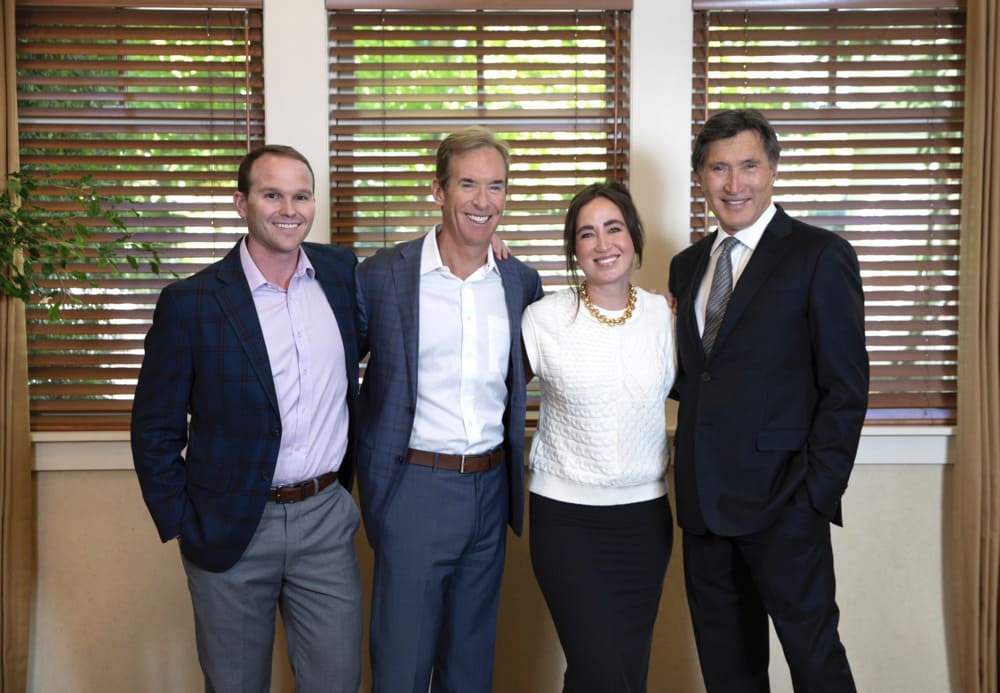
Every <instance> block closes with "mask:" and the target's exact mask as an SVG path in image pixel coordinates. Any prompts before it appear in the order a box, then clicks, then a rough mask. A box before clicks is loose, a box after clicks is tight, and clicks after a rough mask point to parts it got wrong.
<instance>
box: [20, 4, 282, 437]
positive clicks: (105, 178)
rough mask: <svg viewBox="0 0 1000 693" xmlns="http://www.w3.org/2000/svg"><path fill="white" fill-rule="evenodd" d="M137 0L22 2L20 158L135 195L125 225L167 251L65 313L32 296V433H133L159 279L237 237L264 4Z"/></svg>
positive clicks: (187, 268) (255, 119) (257, 139)
mask: <svg viewBox="0 0 1000 693" xmlns="http://www.w3.org/2000/svg"><path fill="white" fill-rule="evenodd" d="M97 4H98V5H99V4H100V3H97ZM128 4H129V3H127V2H125V3H122V2H116V3H115V5H116V7H108V8H100V7H90V8H82V7H76V8H66V7H63V8H57V7H51V6H43V5H51V3H42V2H39V1H38V0H35V1H34V2H19V3H18V7H17V30H16V37H17V47H16V50H17V80H18V94H17V99H18V121H19V133H20V156H21V165H22V167H23V168H28V169H31V170H33V171H35V172H36V173H37V174H38V176H39V177H41V178H43V179H48V180H54V181H60V180H71V179H77V178H79V177H81V176H85V175H90V176H91V177H92V180H93V183H94V184H95V185H96V186H97V188H98V189H99V191H100V192H101V193H102V194H104V195H109V196H121V197H124V198H126V199H127V202H126V203H125V204H124V205H123V208H124V209H125V210H128V209H134V210H135V211H136V212H137V213H138V215H137V216H135V217H132V216H130V215H128V214H126V215H125V218H126V222H127V223H128V225H129V226H130V229H131V231H133V232H134V233H135V234H136V239H137V240H144V241H149V242H153V243H155V244H157V246H158V248H159V253H160V257H161V260H162V265H161V274H160V276H159V277H157V276H155V275H153V274H151V273H149V270H148V267H145V268H143V267H140V268H139V270H138V271H137V272H128V273H126V274H125V275H123V276H120V277H114V276H110V275H109V276H107V278H105V279H101V280H100V281H99V284H100V285H99V287H97V288H90V287H87V286H85V285H82V284H81V285H79V286H74V287H71V291H72V293H73V295H74V296H75V297H76V298H78V299H79V300H80V303H79V304H66V305H65V306H64V307H63V310H62V315H63V318H64V320H63V321H61V322H58V323H50V322H48V321H46V319H45V317H46V311H45V309H44V308H42V307H38V306H33V307H29V310H28V312H27V318H28V366H29V378H30V394H31V417H32V429H33V430H36V431H37V430H60V429H88V430H100V429H127V428H128V417H129V410H130V408H131V400H132V392H133V390H134V388H135V381H136V378H137V377H138V368H139V364H140V363H141V361H142V346H143V345H142V340H143V337H144V336H145V333H146V331H147V329H148V328H149V323H150V320H151V317H152V311H153V306H154V304H155V301H156V298H157V296H158V295H159V290H160V289H161V288H162V286H163V285H164V284H166V283H167V282H168V281H169V280H171V279H172V278H173V276H174V274H176V275H178V276H187V275H188V274H190V273H191V272H193V271H195V270H198V269H200V268H202V267H204V266H205V265H207V264H209V263H211V262H213V261H214V260H216V259H218V258H219V257H221V256H222V255H223V254H224V253H225V252H226V251H227V250H228V249H229V248H230V247H231V246H232V245H233V243H235V241H236V239H237V238H240V237H242V235H243V227H242V223H241V221H240V220H239V218H238V216H237V215H236V214H235V212H234V211H233V207H232V190H233V178H234V173H233V172H234V170H235V168H236V166H237V165H238V163H239V160H240V158H241V157H242V156H243V154H245V153H246V151H247V150H248V149H249V148H250V147H252V146H254V145H256V144H259V143H261V142H262V141H263V91H262V87H263V72H262V64H261V52H262V51H261V48H262V44H261V13H260V10H259V9H247V8H245V7H244V8H229V9H206V8H204V7H203V8H200V9H193V8H192V9H177V8H178V7H183V6H184V5H185V4H187V5H190V4H191V3H190V2H188V3H185V2H175V3H173V5H174V7H175V9H155V8H151V7H150V6H152V5H155V4H156V3H155V2H146V3H144V5H145V7H144V8H139V7H131V8H130V7H122V5H128ZM132 4H135V3H132ZM257 4H258V6H259V3H257ZM45 194H49V195H50V196H51V195H52V194H53V190H51V189H50V190H49V191H48V193H46V191H45V190H44V189H43V190H39V195H40V196H39V199H44V195H45ZM53 204H55V203H53ZM86 269H87V271H88V272H90V271H93V268H90V267H88V268H86Z"/></svg>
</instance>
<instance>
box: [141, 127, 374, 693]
mask: <svg viewBox="0 0 1000 693" xmlns="http://www.w3.org/2000/svg"><path fill="white" fill-rule="evenodd" d="M313 187H314V177H313V172H312V168H311V167H310V166H309V162H308V161H307V160H306V159H305V157H303V156H302V154H300V153H299V152H297V151H296V150H294V149H292V148H290V147H284V146H279V145H268V146H264V147H262V148H259V149H256V150H254V151H253V152H251V153H250V154H248V155H247V156H246V157H245V158H244V160H243V162H242V163H241V164H240V168H239V173H238V184H237V192H236V193H235V195H234V198H233V199H234V202H235V205H236V209H237V211H238V213H239V215H240V216H241V217H242V218H243V219H245V220H246V222H247V228H248V233H247V235H246V237H245V238H244V239H241V240H240V241H239V242H238V243H237V244H236V246H235V247H234V248H233V249H232V250H231V251H229V253H228V254H227V255H226V256H225V257H224V258H223V259H222V260H220V261H219V262H216V263H215V264H213V265H211V266H209V267H207V268H205V269H203V270H202V271H200V272H198V273H197V274H195V275H193V276H191V277H189V278H187V279H184V280H181V281H178V282H175V283H173V284H171V285H169V286H167V287H166V288H165V289H164V290H163V292H162V293H161V295H160V298H159V300H158V301H157V305H156V311H155V313H154V315H153V325H152V327H151V328H150V330H149V333H148V335H147V336H146V353H145V358H144V359H143V364H142V370H141V372H140V374H139V382H138V386H137V387H136V391H135V402H134V405H133V410H132V454H133V458H134V461H135V468H136V472H137V473H138V477H139V482H140V485H141V488H142V493H143V497H144V499H145V501H146V504H147V506H148V507H149V511H150V513H151V515H152V516H153V520H154V522H155V523H156V527H157V530H158V531H159V534H160V538H161V540H163V541H170V540H172V539H175V538H176V539H177V540H178V542H179V544H180V550H181V554H182V561H183V564H184V569H185V571H186V573H187V578H188V586H189V588H190V591H191V599H192V602H193V605H194V616H195V630H196V637H197V644H198V656H199V660H200V662H201V666H202V670H203V672H204V674H205V688H206V690H210V691H216V692H221V691H231V692H233V693H238V692H239V693H246V692H247V691H260V692H261V693H263V692H266V691H268V690H269V688H270V683H271V651H272V648H273V642H274V625H275V609H276V607H277V608H280V609H281V615H282V621H283V623H284V626H285V631H286V633H287V636H288V653H289V659H290V662H291V666H292V670H293V671H294V673H295V678H296V690H299V691H325V692H329V691H337V692H340V693H357V690H358V686H359V685H360V678H361V633H362V610H361V578H360V572H359V569H358V561H357V556H356V554H355V550H354V534H355V532H356V531H357V528H358V525H359V523H360V513H359V512H358V509H357V506H356V505H355V503H354V501H353V499H352V498H351V495H350V488H351V480H352V471H353V470H352V459H353V449H352V445H351V441H352V439H353V437H352V436H351V435H349V429H350V428H351V427H352V426H354V425H355V416H354V405H355V401H356V390H357V383H358V343H357V339H358V332H357V312H356V305H355V300H354V278H353V272H354V267H355V265H356V264H357V261H356V260H355V258H354V255H353V254H351V253H350V252H349V251H347V250H344V249H342V248H338V247H335V246H330V245H325V244H324V245H320V244H315V243H303V239H305V237H306V235H307V234H308V233H309V229H310V228H311V226H312V223H313V219H314V217H315V213H316V202H315V198H314V197H313V192H314V191H313Z"/></svg>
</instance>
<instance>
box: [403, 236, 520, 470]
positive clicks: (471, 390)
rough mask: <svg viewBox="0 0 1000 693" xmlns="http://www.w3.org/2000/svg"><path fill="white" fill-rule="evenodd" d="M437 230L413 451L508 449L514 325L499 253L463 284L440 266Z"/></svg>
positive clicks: (426, 278) (427, 248)
mask: <svg viewBox="0 0 1000 693" xmlns="http://www.w3.org/2000/svg"><path fill="white" fill-rule="evenodd" d="M437 232H438V229H435V230H434V231H432V232H431V233H429V234H427V236H425V238H424V243H423V246H422V250H421V256H420V314H419V315H420V320H419V322H420V327H419V343H418V362H417V408H416V412H415V415H414V418H413V431H412V433H411V434H410V447H411V448H416V449H418V450H426V451H429V452H442V453H449V454H455V455H462V454H478V453H481V452H486V451H487V450H491V449H492V448H495V447H496V446H497V445H499V444H500V443H501V442H503V413H504V410H505V409H506V406H507V384H506V380H507V369H508V365H509V360H510V321H509V319H508V316H507V303H506V300H505V297H504V291H503V283H502V281H501V279H500V271H499V270H498V269H497V266H496V261H495V259H494V258H493V253H492V252H490V251H487V252H486V255H485V257H484V258H483V265H482V267H480V268H479V269H477V270H476V271H475V272H473V273H472V274H471V275H469V277H468V278H466V279H464V280H462V279H459V278H458V277H456V276H455V275H454V274H452V273H451V271H449V269H448V267H446V266H445V265H444V264H443V263H442V261H441V253H440V251H439V250H438V245H437Z"/></svg>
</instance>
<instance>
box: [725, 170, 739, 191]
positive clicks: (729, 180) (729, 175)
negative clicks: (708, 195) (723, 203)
mask: <svg viewBox="0 0 1000 693" xmlns="http://www.w3.org/2000/svg"><path fill="white" fill-rule="evenodd" d="M738 176H739V173H738V171H736V169H735V168H730V169H729V170H728V171H727V172H726V179H725V181H723V187H724V188H725V190H726V192H732V191H734V190H736V189H737V188H738V187H739V185H738V180H737V178H738Z"/></svg>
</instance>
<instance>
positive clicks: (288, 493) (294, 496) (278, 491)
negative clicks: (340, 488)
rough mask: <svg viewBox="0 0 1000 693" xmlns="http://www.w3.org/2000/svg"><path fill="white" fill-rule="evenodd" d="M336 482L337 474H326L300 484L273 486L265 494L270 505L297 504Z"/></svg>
mask: <svg viewBox="0 0 1000 693" xmlns="http://www.w3.org/2000/svg"><path fill="white" fill-rule="evenodd" d="M336 480H337V472H327V473H326V474H320V475H319V476H318V477H316V478H315V479H309V480H308V481H303V482H302V483H300V484H289V485H288V486H275V487H274V488H272V489H271V490H270V491H268V492H267V499H268V500H269V501H271V502H272V503H298V502H299V501H303V500H305V499H306V498H309V497H311V496H315V495H316V494H317V493H319V492H320V491H322V490H323V489H325V488H326V487H327V486H329V485H330V484H332V483H333V482H334V481H336Z"/></svg>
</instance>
